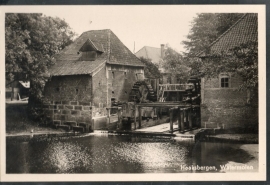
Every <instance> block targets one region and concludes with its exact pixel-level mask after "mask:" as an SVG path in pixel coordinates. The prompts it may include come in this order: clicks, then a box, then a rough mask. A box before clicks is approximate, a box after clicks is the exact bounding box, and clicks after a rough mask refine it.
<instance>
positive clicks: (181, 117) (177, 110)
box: [134, 102, 200, 133]
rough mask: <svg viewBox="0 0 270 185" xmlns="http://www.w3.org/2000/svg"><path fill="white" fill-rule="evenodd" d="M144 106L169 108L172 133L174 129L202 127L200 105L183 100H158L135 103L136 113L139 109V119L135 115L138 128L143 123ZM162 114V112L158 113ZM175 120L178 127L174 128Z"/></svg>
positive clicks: (159, 108) (181, 130)
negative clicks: (183, 101)
mask: <svg viewBox="0 0 270 185" xmlns="http://www.w3.org/2000/svg"><path fill="white" fill-rule="evenodd" d="M142 107H153V108H158V110H162V109H164V108H168V109H169V117H170V122H169V124H170V130H169V132H170V133H173V132H174V131H180V132H185V130H186V129H192V128H194V127H197V128H198V127H200V106H199V105H192V104H186V103H182V102H156V103H140V104H136V105H135V115H137V114H136V111H138V120H137V119H136V116H135V117H134V125H135V128H137V126H136V125H137V121H138V124H139V126H138V128H141V123H142ZM158 115H159V116H161V114H158ZM174 122H177V125H178V127H177V128H174V126H173V125H174Z"/></svg>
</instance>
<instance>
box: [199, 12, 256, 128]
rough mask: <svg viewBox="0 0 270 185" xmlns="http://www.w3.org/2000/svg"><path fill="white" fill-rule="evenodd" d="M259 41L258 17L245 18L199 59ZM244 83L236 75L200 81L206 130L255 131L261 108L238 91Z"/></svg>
mask: <svg viewBox="0 0 270 185" xmlns="http://www.w3.org/2000/svg"><path fill="white" fill-rule="evenodd" d="M257 40H258V17H257V14H245V15H244V16H243V17H241V18H240V19H239V20H238V21H237V22H236V23H235V24H234V25H233V26H231V27H230V28H229V29H228V30H227V31H226V32H225V33H223V34H222V35H221V36H220V37H219V38H218V39H217V40H215V41H214V42H213V43H212V44H211V45H210V46H209V48H208V50H207V52H201V53H200V54H199V57H200V58H201V59H202V62H204V61H205V60H206V59H207V57H209V56H212V55H215V54H218V53H220V52H223V51H225V52H226V51H228V50H229V49H233V48H234V47H236V46H240V45H241V44H244V43H247V42H249V41H257ZM241 83H242V79H241V77H240V76H238V75H237V74H231V73H228V74H224V73H221V74H220V75H219V77H218V78H211V79H206V78H202V79H201V122H202V126H205V127H216V126H217V127H224V128H225V129H226V128H233V127H239V128H241V127H246V128H247V127H253V126H254V127H256V126H258V105H257V103H256V101H255V102H253V103H252V104H249V105H248V103H249V98H250V97H249V96H250V94H249V92H247V91H238V87H239V85H240V84H241Z"/></svg>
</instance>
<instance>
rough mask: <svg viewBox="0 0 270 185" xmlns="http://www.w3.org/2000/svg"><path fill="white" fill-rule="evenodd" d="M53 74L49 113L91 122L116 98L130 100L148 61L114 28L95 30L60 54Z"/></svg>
mask: <svg viewBox="0 0 270 185" xmlns="http://www.w3.org/2000/svg"><path fill="white" fill-rule="evenodd" d="M49 73H50V74H49V75H50V80H49V81H48V82H47V83H46V85H45V91H44V99H45V100H46V102H47V105H45V108H46V114H47V115H49V116H50V117H51V119H52V120H54V121H57V122H60V124H61V123H64V122H67V121H74V122H77V123H80V122H82V123H87V124H91V122H92V119H94V118H101V117H103V118H104V117H105V115H106V113H107V112H106V107H111V103H112V102H113V101H122V102H124V101H128V99H129V94H130V91H131V89H132V86H133V85H134V83H135V82H136V81H138V80H139V79H143V78H144V64H143V63H142V62H141V61H140V60H139V59H138V58H137V57H136V56H135V55H134V54H133V53H132V52H130V51H129V49H128V48H127V47H126V46H125V45H124V44H123V43H122V42H121V41H120V40H119V39H118V37H117V36H116V35H115V34H114V33H113V32H112V31H111V30H93V31H87V32H84V33H83V34H82V35H81V36H80V37H79V38H77V39H76V40H75V41H74V42H73V43H72V44H70V45H69V46H67V47H66V48H65V49H64V50H62V51H61V52H60V53H59V54H58V55H56V56H55V65H53V66H52V67H51V68H50V69H49ZM105 118H106V117H105Z"/></svg>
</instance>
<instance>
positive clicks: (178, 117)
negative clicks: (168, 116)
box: [177, 107, 181, 132]
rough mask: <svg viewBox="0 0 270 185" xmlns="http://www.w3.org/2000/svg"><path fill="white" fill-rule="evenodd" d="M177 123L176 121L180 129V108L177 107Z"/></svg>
mask: <svg viewBox="0 0 270 185" xmlns="http://www.w3.org/2000/svg"><path fill="white" fill-rule="evenodd" d="M177 123H178V131H179V132H180V131H181V108H180V107H178V109H177Z"/></svg>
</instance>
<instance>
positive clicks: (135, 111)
mask: <svg viewBox="0 0 270 185" xmlns="http://www.w3.org/2000/svg"><path fill="white" fill-rule="evenodd" d="M134 108H135V110H134V127H135V128H134V130H136V114H137V106H136V105H135V106H134Z"/></svg>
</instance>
